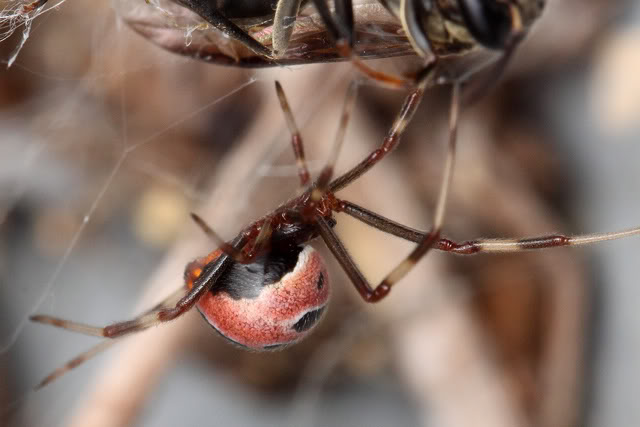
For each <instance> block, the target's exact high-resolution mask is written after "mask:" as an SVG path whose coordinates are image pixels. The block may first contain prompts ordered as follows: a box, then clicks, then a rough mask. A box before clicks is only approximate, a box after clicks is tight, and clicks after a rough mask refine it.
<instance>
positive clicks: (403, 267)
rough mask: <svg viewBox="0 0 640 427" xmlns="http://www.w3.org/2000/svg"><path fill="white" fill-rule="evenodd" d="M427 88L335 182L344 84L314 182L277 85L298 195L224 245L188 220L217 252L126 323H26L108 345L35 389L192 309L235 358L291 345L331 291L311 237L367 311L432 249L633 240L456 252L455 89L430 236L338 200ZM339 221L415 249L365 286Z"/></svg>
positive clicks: (533, 240) (587, 238) (554, 238)
mask: <svg viewBox="0 0 640 427" xmlns="http://www.w3.org/2000/svg"><path fill="white" fill-rule="evenodd" d="M426 86H427V81H422V82H420V83H419V84H418V86H417V87H416V88H415V89H413V90H412V91H410V93H409V94H408V95H407V96H406V98H405V100H404V103H403V106H402V108H401V110H400V111H399V113H398V114H397V116H396V118H395V120H394V122H393V124H392V126H391V128H390V130H389V132H388V134H387V136H386V137H385V138H384V140H383V141H382V143H381V144H380V146H379V147H377V148H376V149H374V150H373V151H371V152H370V153H369V154H368V155H367V156H366V157H365V158H364V159H362V160H361V161H360V162H359V163H358V164H357V165H355V166H354V167H352V168H351V169H349V170H348V171H347V172H345V173H343V174H342V175H340V176H338V177H337V178H334V166H335V164H336V161H337V159H338V154H339V151H340V147H341V145H342V143H343V139H344V135H345V132H346V127H347V124H348V121H349V117H350V115H351V112H352V110H353V107H354V103H355V99H356V92H357V83H356V82H355V81H354V82H352V84H351V86H350V87H349V90H348V91H347V95H346V99H345V102H344V107H343V110H342V114H341V120H340V124H339V126H338V130H337V134H336V138H335V142H334V144H333V147H332V149H331V152H330V155H329V159H328V160H327V163H326V165H325V166H324V168H323V169H322V170H321V172H320V173H319V175H318V176H317V178H315V180H313V181H312V180H311V176H310V173H309V170H308V168H307V165H306V161H305V154H304V145H303V140H302V137H301V135H300V132H299V130H298V127H297V125H296V123H295V120H294V116H293V114H292V112H291V109H290V107H289V104H288V102H287V99H286V97H285V94H284V91H283V89H282V87H281V85H280V84H279V83H278V82H276V92H277V96H278V98H279V100H280V105H281V108H282V111H283V113H284V117H285V120H286V122H287V126H288V128H289V131H290V133H291V145H292V148H293V153H294V156H295V160H296V164H297V170H298V178H299V184H300V187H301V188H300V191H299V194H298V195H297V196H295V197H293V198H291V199H290V200H289V201H287V202H285V203H283V204H282V205H280V206H279V207H277V208H276V209H274V210H273V211H272V212H270V213H268V214H266V215H265V216H263V217H262V218H259V219H257V220H256V221H255V222H253V223H251V224H249V225H248V226H246V227H245V228H244V229H242V230H241V231H240V232H239V233H238V235H237V236H236V237H235V238H233V239H232V240H230V241H229V242H225V241H223V240H222V239H221V238H220V237H219V236H218V234H217V233H216V232H215V231H214V230H213V229H212V228H211V227H210V226H209V225H207V224H206V222H205V221H204V220H202V219H201V218H200V217H199V216H198V215H196V214H192V218H193V220H194V221H195V223H196V224H197V225H198V226H199V227H200V228H201V229H202V231H204V233H205V234H206V235H207V236H208V237H209V238H210V239H211V240H212V241H213V242H214V243H215V245H216V249H215V250H213V251H212V252H211V253H209V254H208V255H207V256H205V257H202V258H199V259H197V260H195V261H193V262H191V263H189V264H188V265H187V266H186V269H185V274H184V276H185V286H183V287H182V288H180V289H178V290H177V291H176V292H174V293H173V294H171V295H169V296H168V297H167V298H165V299H164V300H163V301H162V302H161V303H160V304H158V305H156V306H155V307H153V308H151V309H150V310H148V311H146V312H144V313H143V314H141V315H139V316H137V317H135V318H133V319H131V320H127V321H123V322H117V323H113V324H110V325H107V326H104V327H96V326H89V325H85V324H82V323H78V322H73V321H69V320H64V319H60V318H56V317H52V316H48V315H33V316H31V320H32V321H34V322H39V323H44V324H48V325H51V326H55V327H58V328H63V329H67V330H70V331H73V332H77V333H82V334H86V335H92V336H98V337H105V338H108V339H107V340H105V341H103V342H101V343H99V344H98V345H96V346H95V347H93V348H91V349H89V350H88V351H86V352H84V353H82V354H80V355H78V356H76V357H75V358H73V359H71V360H70V361H68V362H67V363H66V364H64V365H63V366H61V367H60V368H58V369H56V370H54V371H53V372H52V373H51V374H49V375H48V376H47V377H46V378H44V379H43V380H42V381H41V382H40V383H39V384H38V385H37V386H36V388H41V387H43V386H45V385H47V384H49V383H51V382H52V381H54V380H55V379H57V378H58V377H60V376H61V375H63V374H65V373H67V372H68V371H70V370H72V369H74V368H75V367H77V366H78V365H80V364H82V363H83V362H85V361H87V360H88V359H90V358H91V357H93V356H94V355H96V354H97V353H99V352H101V351H103V350H105V349H106V348H108V347H109V346H110V345H112V344H113V343H115V342H117V341H118V339H119V338H121V337H124V336H127V335H129V334H133V333H136V332H140V331H143V330H145V329H148V328H150V327H152V326H156V325H160V324H162V323H164V322H168V321H171V320H173V319H175V318H177V317H179V316H181V315H183V314H184V313H186V312H187V311H189V310H191V309H192V308H193V307H194V306H195V307H197V308H198V310H199V311H200V313H201V314H202V316H203V317H204V318H205V320H206V321H207V322H208V323H209V324H210V325H211V326H212V327H213V328H214V329H215V330H216V331H217V332H218V333H219V334H220V335H222V336H223V337H224V338H226V339H228V340H230V341H232V342H233V343H234V344H236V345H238V346H241V347H243V348H246V349H249V350H252V351H265V350H275V349H279V348H283V347H285V346H287V345H290V344H293V343H295V342H297V341H299V340H300V339H302V338H304V337H305V336H306V335H308V334H309V333H310V331H312V330H313V329H314V327H315V326H316V325H317V324H318V321H319V320H320V319H321V318H322V315H323V314H324V311H325V308H326V306H327V304H328V301H329V297H330V293H331V292H330V286H331V281H330V279H329V276H328V273H327V268H326V266H325V263H324V261H323V259H322V257H321V256H320V255H319V253H318V252H317V251H316V250H315V249H313V247H311V246H310V245H309V243H310V242H311V241H313V240H314V239H317V238H318V237H319V238H320V239H321V240H322V241H323V242H324V243H325V245H326V246H327V248H328V249H329V251H330V252H331V253H332V254H333V256H334V257H335V258H336V260H337V261H338V263H339V264H340V266H341V267H342V268H343V270H344V272H345V273H346V275H347V276H348V277H349V279H350V280H351V282H352V283H353V285H354V287H355V288H356V290H357V292H358V293H359V294H360V296H361V297H362V299H363V300H364V301H365V302H369V303H375V302H378V301H380V300H382V299H383V298H385V297H386V296H387V295H389V293H390V291H391V290H392V288H393V287H394V285H396V283H398V282H399V281H400V280H401V279H402V278H403V277H404V276H405V275H406V274H407V273H409V271H410V270H411V269H412V268H413V267H414V266H415V265H416V263H417V262H418V261H419V260H420V259H421V258H422V257H423V256H425V255H426V254H427V253H428V252H429V250H431V249H435V250H440V251H444V252H451V253H454V254H459V255H472V254H477V253H499V252H503V253H504V252H518V251H523V250H535V249H543V248H554V247H560V246H578V245H584V244H591V243H595V242H600V241H605V240H613V239H619V238H623V237H627V236H631V235H637V234H640V227H638V228H633V229H629V230H624V231H619V232H612V233H599V234H588V235H582V236H565V235H561V234H553V235H545V236H537V237H530V238H524V239H479V240H472V241H466V242H461V243H458V242H454V241H452V240H449V239H446V238H443V237H441V230H442V225H443V222H444V218H445V208H446V200H447V193H448V190H449V184H450V182H451V177H452V174H453V169H454V159H455V151H456V134H457V124H458V116H459V105H460V85H459V84H457V83H454V84H453V88H452V96H451V105H450V112H449V138H448V143H447V154H446V159H445V166H444V171H443V176H442V181H441V184H440V190H439V196H438V200H437V203H436V207H435V214H434V221H433V225H432V227H431V229H430V230H429V231H428V232H424V231H420V230H416V229H413V228H411V227H408V226H405V225H402V224H399V223H397V222H394V221H393V220H390V219H388V218H385V217H383V216H381V215H379V214H377V213H375V212H372V211H369V210H367V209H365V208H364V207H361V206H358V205H356V204H354V203H352V202H350V201H347V200H344V199H340V198H338V197H337V196H336V193H337V192H339V191H340V190H342V189H344V188H345V187H347V186H349V185H350V184H351V183H353V182H354V181H355V180H357V179H359V178H360V177H361V176H363V175H364V174H365V173H366V172H367V171H368V170H370V169H371V168H372V167H374V166H375V165H376V164H377V163H378V162H380V161H381V160H382V159H384V158H385V157H386V156H387V155H388V154H389V153H391V152H392V151H393V150H394V149H395V148H396V147H397V145H398V143H399V142H400V139H401V137H402V135H403V133H404V131H405V129H406V127H407V125H408V123H409V122H410V120H411V118H412V117H413V115H414V114H415V112H416V109H417V108H418V106H419V104H420V102H421V100H422V97H423V94H424V90H425V87H426ZM338 212H342V213H345V214H347V215H350V216H352V217H354V218H355V219H357V220H359V221H361V222H363V223H365V224H367V225H369V226H372V227H374V228H376V229H378V230H381V231H383V232H385V233H387V234H390V235H393V236H396V237H399V238H402V239H405V240H408V241H411V242H415V243H417V245H416V246H415V248H414V249H413V250H412V251H411V252H410V253H409V254H408V255H407V256H406V257H405V258H404V259H403V260H402V261H401V262H400V263H398V265H397V266H396V267H395V268H394V269H392V271H391V272H390V273H389V274H388V275H387V276H386V277H385V278H384V279H382V280H381V281H380V283H378V284H377V285H375V286H373V285H372V284H371V283H369V282H368V281H367V279H366V278H365V277H364V275H363V274H362V272H361V271H360V269H359V268H358V266H357V264H356V262H355V261H354V260H353V259H352V258H351V256H350V254H349V253H348V251H347V250H346V249H345V246H344V245H343V243H342V242H341V240H340V238H339V237H338V236H337V234H336V233H335V231H334V230H333V227H334V226H335V225H336V219H335V218H334V213H338Z"/></svg>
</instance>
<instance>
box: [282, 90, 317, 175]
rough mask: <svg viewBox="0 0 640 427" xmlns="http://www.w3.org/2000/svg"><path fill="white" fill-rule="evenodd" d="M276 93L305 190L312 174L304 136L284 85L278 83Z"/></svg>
mask: <svg viewBox="0 0 640 427" xmlns="http://www.w3.org/2000/svg"><path fill="white" fill-rule="evenodd" d="M276 93H277V94H278V99H279V100H280V107H281V108H282V112H283V113H284V118H285V120H286V122H287V126H288V127H289V133H291V146H292V147H293V154H294V155H295V156H296V165H297V166H298V177H299V178H300V187H301V188H305V187H306V186H307V185H308V184H309V180H310V174H309V169H308V168H307V161H306V160H305V157H304V144H303V142H302V136H301V135H300V130H299V129H298V126H297V125H296V121H295V119H294V117H293V113H292V112H291V107H289V102H288V101H287V97H286V96H285V94H284V90H283V89H282V85H281V84H280V82H278V81H276Z"/></svg>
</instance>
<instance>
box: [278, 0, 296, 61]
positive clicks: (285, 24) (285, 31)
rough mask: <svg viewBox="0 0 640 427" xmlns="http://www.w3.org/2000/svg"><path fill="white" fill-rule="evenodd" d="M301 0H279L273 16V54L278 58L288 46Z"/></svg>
mask: <svg viewBox="0 0 640 427" xmlns="http://www.w3.org/2000/svg"><path fill="white" fill-rule="evenodd" d="M301 3H302V0H280V1H278V6H277V7H276V14H275V16H274V18H273V33H272V34H273V36H272V37H273V42H272V43H273V56H274V57H276V58H280V57H281V56H282V55H284V53H285V52H286V50H287V47H289V39H291V34H292V33H293V29H294V28H295V25H296V17H297V16H298V11H299V10H300V4H301Z"/></svg>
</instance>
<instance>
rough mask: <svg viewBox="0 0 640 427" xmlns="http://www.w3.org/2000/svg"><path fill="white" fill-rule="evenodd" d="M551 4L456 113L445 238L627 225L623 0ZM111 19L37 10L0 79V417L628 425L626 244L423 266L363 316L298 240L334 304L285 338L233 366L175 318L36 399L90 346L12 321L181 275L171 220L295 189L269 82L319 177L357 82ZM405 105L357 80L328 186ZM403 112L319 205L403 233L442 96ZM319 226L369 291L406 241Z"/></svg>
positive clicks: (193, 230)
mask: <svg viewBox="0 0 640 427" xmlns="http://www.w3.org/2000/svg"><path fill="white" fill-rule="evenodd" d="M2 4H3V8H4V9H6V8H9V7H11V4H10V3H7V2H4V3H2ZM547 6H548V7H547V9H546V10H545V13H544V15H543V17H542V18H541V20H540V21H539V22H538V24H537V25H536V27H535V28H534V30H533V31H532V34H531V35H530V37H529V39H528V40H527V41H526V43H525V44H524V45H523V46H522V47H521V49H520V50H519V52H518V54H517V55H516V58H515V60H514V62H513V64H511V66H510V68H509V72H508V74H507V75H506V76H505V78H504V79H503V81H502V82H501V83H500V85H499V86H498V87H497V88H496V89H495V90H494V91H493V92H492V93H491V94H490V95H489V96H487V97H486V98H485V99H483V100H482V101H481V102H480V103H479V104H477V105H476V106H474V107H473V108H469V109H466V110H464V112H463V115H462V117H461V129H460V134H459V156H458V158H457V165H456V168H457V169H456V171H455V176H454V181H453V187H452V193H451V197H450V203H449V207H448V213H447V217H446V222H445V229H444V234H445V235H446V236H447V237H450V238H452V239H455V240H471V239H474V238H480V237H524V236H535V235H540V234H547V233H550V232H565V233H571V234H579V233H589V232H601V231H616V230H620V229H624V228H629V227H633V226H638V225H640V215H638V212H640V197H637V195H638V194H640V179H639V178H640V168H637V167H636V165H637V160H638V159H640V146H639V145H638V143H637V141H638V138H639V137H640V79H638V77H637V70H640V5H638V4H637V2H633V1H629V2H624V1H604V0H564V1H560V0H549V2H548V5H547ZM116 9H117V13H116V12H115V11H114V8H113V6H112V4H111V3H109V2H107V1H100V2H92V3H91V4H89V3H87V2H80V1H77V0H70V1H67V2H65V3H64V4H62V5H61V6H60V7H58V8H56V9H54V10H52V11H50V12H49V13H46V14H44V15H42V16H40V17H39V18H38V19H37V20H35V21H34V22H33V26H32V28H31V34H30V38H29V39H28V41H27V42H26V44H25V45H24V47H23V49H22V50H21V52H20V54H19V56H17V59H16V60H15V62H14V63H13V65H12V67H11V68H9V69H3V71H2V72H1V74H0V141H1V143H0V305H1V307H0V312H1V313H2V322H1V323H0V350H1V352H0V425H8V426H61V425H65V426H67V425H71V426H130V425H138V426H168V425H187V426H195V425H198V426H200V425H234V426H235V425H238V426H389V425H397V426H420V425H421V426H479V425H487V426H502V425H504V426H516V425H522V426H544V427H547V426H570V425H587V426H596V425H612V426H617V425H633V424H636V423H638V422H640V407H639V406H638V405H637V398H636V388H637V384H638V383H640V371H638V369H637V360H639V358H640V314H639V313H640V312H639V311H638V310H637V309H636V307H637V301H638V299H639V298H638V297H639V296H640V295H639V292H638V286H637V285H638V283H637V282H638V279H637V274H636V269H635V267H636V266H637V264H636V262H637V260H636V258H637V254H638V253H640V240H638V239H637V238H629V239H625V240H620V241H615V242H608V243H604V244H599V245H595V246H593V247H588V248H579V249H554V250H548V251H542V252H536V253H534V252H529V253H521V254H512V255H499V256H498V255H486V256H485V255H480V256H469V257H462V256H453V255H449V254H438V253H434V254H431V255H429V257H428V258H427V259H425V260H423V261H422V262H421V263H420V264H419V266H418V267H417V268H416V269H415V270H414V271H413V272H412V273H411V274H410V275H409V276H408V277H407V278H406V279H405V280H403V281H402V282H401V283H400V284H399V285H398V286H397V288H394V291H393V292H392V294H391V295H390V296H389V297H388V298H387V299H385V300H384V301H383V302H381V303H379V304H376V305H371V306H369V305H365V303H363V302H362V301H361V299H360V298H359V296H358V295H357V293H356V292H355V291H354V289H353V287H352V285H351V284H350V283H349V281H348V279H347V278H346V276H345V275H344V273H343V272H342V271H341V270H340V268H339V267H338V266H337V264H336V263H335V261H334V260H333V259H332V258H331V255H330V254H329V253H328V251H326V249H325V248H323V245H322V244H321V242H316V243H315V246H316V247H317V248H318V249H320V250H321V251H323V253H324V254H325V255H326V259H327V260H328V263H329V267H330V270H331V273H332V286H333V293H334V295H333V301H332V303H331V307H330V309H329V312H328V314H327V316H326V318H325V320H324V322H323V323H322V324H321V326H320V327H319V328H318V330H317V331H316V332H315V333H314V334H313V335H312V336H311V337H309V338H308V339H307V340H305V341H304V342H302V343H300V344H298V345H296V346H293V347H290V348H288V349H286V350H284V351H281V352H275V353H267V354H255V353H248V352H245V351H242V350H238V349H236V348H233V347H231V346H229V345H228V344H227V343H226V342H224V341H223V340H221V339H220V338H219V337H218V336H217V335H216V334H215V333H214V331H213V330H212V329H211V328H209V327H208V326H207V325H206V324H205V322H203V321H202V320H201V319H200V316H199V315H198V314H196V313H195V312H193V313H189V314H188V315H186V316H184V318H181V319H179V320H177V321H175V322H173V323H172V324H170V325H164V326H162V327H159V328H154V329H153V330H151V331H148V332H145V333H144V334H140V335H138V336H135V337H132V338H129V339H127V340H125V341H124V342H122V343H120V344H119V345H118V346H117V347H115V348H113V349H111V350H109V351H108V352H106V353H104V354H102V355H100V356H98V357H96V358H95V359H94V360H91V361H90V362H87V363H86V364H85V365H82V366H81V367H79V368H77V369H75V370H73V371H72V372H70V373H69V374H67V375H65V376H64V377H62V378H60V379H59V380H57V381H56V382H54V383H53V384H51V385H49V386H47V387H46V388H44V389H42V390H39V391H37V392H34V391H32V388H33V387H34V386H35V385H36V384H37V383H38V382H39V381H40V380H41V379H42V378H43V377H44V376H45V375H47V374H48V373H49V372H50V371H51V370H53V369H55V368H57V367H58V366H60V365H61V364H63V363H64V362H65V361H67V360H68V359H70V358H71V357H73V356H75V355H76V354H78V353H80V352H82V351H84V350H86V349H88V348H89V347H90V346H91V345H93V344H94V343H96V342H97V341H96V340H95V339H93V338H90V337H85V336H80V335H76V334H73V333H70V332H67V331H62V330H55V329H53V328H49V327H46V326H42V325H36V324H30V323H28V321H27V320H26V319H27V317H28V316H29V315H30V314H32V313H34V312H37V313H45V314H52V315H56V316H60V317H64V318H68V319H73V320H77V321H81V322H86V323H89V324H100V325H102V324H106V323H109V322H113V321H117V320H124V319H127V318H130V317H131V316H132V315H133V314H134V313H137V312H140V311H141V310H142V309H144V308H146V307H150V306H152V305H153V304H154V303H155V302H158V301H159V300H161V299H162V298H163V297H164V296H165V295H167V294H168V293H169V292H171V291H172V290H175V289H176V288H177V287H179V286H182V274H183V270H184V266H185V265H186V264H187V263H188V262H189V261H190V260H192V259H194V258H196V257H198V256H201V255H202V254H204V253H206V252H207V251H208V250H210V249H211V248H210V243H209V242H208V241H207V239H206V238H205V237H204V236H202V233H201V232H199V230H198V229H197V227H195V226H194V225H193V224H192V223H191V222H190V220H189V212H191V211H195V212H197V213H198V214H200V215H201V216H202V217H203V218H205V219H206V220H207V222H209V223H210V224H211V225H212V226H213V227H214V228H215V229H216V230H218V231H219V233H220V234H222V235H223V237H225V238H229V239H230V238H233V237H234V236H235V234H236V233H237V231H238V230H239V229H240V228H241V227H242V226H243V225H246V224H247V223H248V222H250V221H251V220H253V219H256V218H257V217H259V216H262V215H263V214H264V213H266V212H268V211H270V210H271V209H273V208H274V207H276V206H277V205H278V204H279V203H281V202H282V201H284V200H286V199H287V198H288V197H290V196H291V195H292V194H294V193H295V189H296V185H297V177H296V168H295V163H294V160H293V156H292V154H291V152H290V150H291V149H290V143H289V135H288V133H287V130H286V127H285V125H284V121H283V118H282V113H281V111H280V109H279V107H278V103H277V100H276V97H275V93H274V90H273V81H274V80H275V79H278V80H280V81H281V82H282V84H283V86H284V88H285V91H286V92H287V95H288V97H289V100H290V103H291V106H292V110H293V112H294V114H295V116H296V119H297V121H298V124H299V126H300V128H301V131H302V134H303V137H304V138H305V143H306V150H307V157H308V159H309V161H310V165H311V169H312V171H314V172H318V170H319V169H320V168H321V166H322V164H323V161H324V160H323V159H325V158H326V155H327V151H328V147H329V146H330V143H331V142H332V140H333V134H334V132H335V129H336V126H337V122H338V119H339V114H340V108H341V105H342V102H343V98H344V93H345V90H346V87H347V85H348V83H349V81H350V80H351V79H353V78H354V77H357V73H355V72H354V70H353V68H352V67H351V66H350V65H348V64H327V65H309V66H297V67H287V68H278V69H264V70H246V69H236V68H229V67H221V66H216V65H212V64H207V63H204V62H200V61H197V60H194V59H191V58H186V57H182V56H178V55H176V54H173V53H170V52H167V51H165V50H163V49H161V48H159V47H157V46H155V45H153V44H151V43H149V42H148V41H147V40H145V39H144V38H143V37H141V36H140V35H138V34H136V33H134V32H133V31H132V30H131V29H130V28H129V27H128V26H127V25H126V23H125V22H123V20H122V18H121V17H123V16H124V17H125V18H127V11H128V9H127V6H126V2H122V1H120V2H118V6H117V8H116ZM20 32H21V30H19V31H18V32H17V33H16V34H14V36H13V37H12V38H10V39H8V40H6V41H4V42H3V43H2V44H0V58H2V59H5V60H6V59H8V58H10V57H11V55H12V52H13V51H14V49H15V47H16V46H17V44H18V43H19V40H20V37H21V34H20ZM403 61H405V59H403V58H399V59H397V60H395V62H393V63H392V64H385V65H386V66H389V65H391V66H397V67H398V68H399V69H400V68H402V65H403V64H404V62H403ZM371 64H372V66H375V65H376V62H372V63H371ZM402 98H403V93H401V92H398V91H391V90H387V89H382V88H379V87H375V86H372V85H363V86H362V87H361V90H360V92H359V99H358V102H357V105H356V109H355V112H354V117H353V119H352V121H351V123H350V125H349V129H348V133H347V137H346V143H345V146H344V150H343V153H342V154H341V156H340V158H339V162H338V166H337V170H338V172H339V171H344V170H346V169H347V168H349V167H350V166H351V165H353V164H355V163H356V162H358V161H359V160H360V159H362V158H363V157H364V156H365V155H366V154H367V153H368V152H369V151H370V150H372V149H373V148H374V147H375V146H376V145H377V144H379V143H380V141H382V138H383V137H384V135H385V133H386V131H387V129H388V128H389V126H390V125H391V123H392V121H393V118H394V117H395V115H396V114H397V111H398V109H399V107H400V105H401V102H402ZM425 98H426V99H425V101H424V102H423V105H422V106H421V108H420V110H419V112H418V113H417V115H416V118H415V119H414V121H413V122H412V124H411V127H410V128H409V130H408V134H407V136H406V137H405V139H404V140H403V143H402V145H401V146H400V147H399V148H398V150H397V151H396V152H394V153H393V155H391V156H390V157H388V158H387V159H385V161H384V162H382V163H381V164H380V165H379V167H376V168H374V169H373V170H372V171H371V172H370V173H368V174H367V175H366V176H365V177H363V178H362V179H361V180H359V181H357V182H356V183H355V184H353V185H352V186H350V187H349V188H347V189H345V190H344V191H343V192H341V193H339V196H340V197H342V198H345V199H348V200H351V201H353V202H355V203H358V204H360V205H363V206H365V207H367V208H369V209H371V210H374V211H376V212H378V213H380V214H382V215H385V216H387V217H389V218H392V219H394V220H396V221H398V222H401V223H404V224H407V225H410V226H412V227H415V228H419V229H425V230H426V229H427V228H428V227H429V225H430V223H431V216H432V210H433V207H434V205H435V200H436V197H437V191H438V185H439V182H440V176H441V173H442V166H443V159H444V145H445V141H446V114H447V108H448V100H449V90H448V89H447V88H436V89H434V90H432V91H430V92H429V93H428V96H426V97H425ZM337 221H338V225H337V231H338V233H339V235H340V236H341V238H342V239H343V240H344V242H345V244H346V246H347V247H348V249H349V250H350V251H351V252H352V254H353V256H354V257H355V258H356V260H357V261H358V263H359V265H360V266H361V268H362V270H363V271H364V273H365V274H366V276H367V277H368V278H369V279H370V280H371V281H372V282H377V281H379V280H380V279H381V278H382V277H383V276H384V275H385V274H386V273H387V272H388V271H389V270H390V269H391V268H392V267H393V266H394V265H395V264H396V263H397V262H399V260H400V259H402V258H403V257H404V256H405V254H407V253H408V252H409V251H410V250H411V248H412V247H413V245H412V244H407V243H406V242H402V241H398V239H395V238H392V237H389V236H385V235H382V234H381V233H379V232H377V231H375V230H372V229H369V228H368V227H366V226H363V225H361V224H359V223H357V222H356V221H354V220H352V219H351V218H349V217H346V216H345V215H338V216H337Z"/></svg>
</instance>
